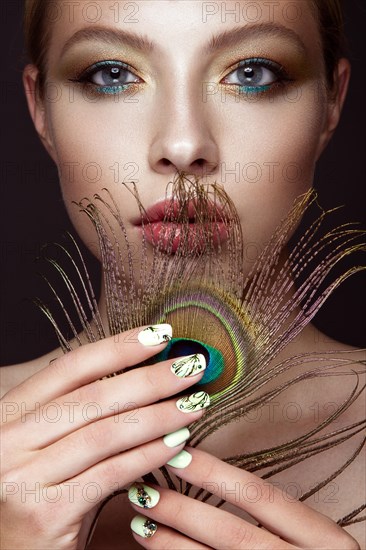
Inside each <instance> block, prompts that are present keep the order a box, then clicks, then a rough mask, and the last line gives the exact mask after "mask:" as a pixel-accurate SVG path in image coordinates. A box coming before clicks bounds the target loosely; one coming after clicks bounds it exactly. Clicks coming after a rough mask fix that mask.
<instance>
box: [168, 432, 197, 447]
mask: <svg viewBox="0 0 366 550" xmlns="http://www.w3.org/2000/svg"><path fill="white" fill-rule="evenodd" d="M190 435H191V434H190V432H189V429H188V428H181V429H180V430H177V431H176V432H172V433H170V434H167V435H165V436H164V437H163V441H164V443H165V445H166V446H167V447H177V445H180V444H181V443H184V442H185V441H187V439H188V438H189V436H190Z"/></svg>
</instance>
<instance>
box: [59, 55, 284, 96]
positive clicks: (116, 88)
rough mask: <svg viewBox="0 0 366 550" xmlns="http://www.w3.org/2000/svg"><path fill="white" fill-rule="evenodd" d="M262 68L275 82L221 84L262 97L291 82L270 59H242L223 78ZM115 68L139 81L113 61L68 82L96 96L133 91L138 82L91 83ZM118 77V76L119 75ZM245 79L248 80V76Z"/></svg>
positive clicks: (90, 68) (128, 69) (131, 68)
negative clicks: (248, 84) (80, 86)
mask: <svg viewBox="0 0 366 550" xmlns="http://www.w3.org/2000/svg"><path fill="white" fill-rule="evenodd" d="M258 67H259V68H264V69H265V70H266V71H269V72H272V73H273V74H274V75H275V78H276V80H275V81H274V82H271V83H269V84H265V85H260V86H245V85H241V86H240V85H238V84H233V83H227V82H226V83H225V82H224V83H223V84H224V86H226V87H231V88H232V87H236V88H237V91H236V93H238V94H239V95H247V96H248V95H251V96H253V95H262V94H266V93H268V92H270V91H274V90H275V89H276V88H278V87H279V86H283V85H284V84H285V83H286V82H291V79H290V78H289V76H288V74H287V72H286V70H285V69H284V67H283V66H281V65H279V64H278V63H276V62H275V61H271V60H270V59H265V58H261V57H253V58H249V59H244V60H242V61H240V62H239V63H238V64H237V66H236V67H235V68H234V69H232V70H231V71H230V73H228V74H227V75H226V77H225V78H224V80H225V79H227V78H229V77H231V76H232V75H234V74H235V72H237V71H238V70H243V69H246V68H247V69H250V68H252V69H253V68H258ZM115 68H117V69H118V70H119V71H120V73H123V72H125V73H130V75H132V76H133V77H134V78H135V79H139V77H137V76H136V75H135V73H134V71H135V69H134V68H133V67H131V66H130V65H128V64H127V63H123V62H122V61H114V60H106V61H98V62H97V63H94V64H93V65H91V66H90V67H88V68H87V69H86V70H84V71H83V72H82V73H81V74H79V75H78V76H77V77H76V78H70V79H69V80H70V81H71V82H74V83H79V84H81V85H82V86H83V87H84V88H88V89H89V90H90V91H92V93H95V94H96V95H99V96H100V95H119V94H122V93H128V91H133V90H134V89H136V84H139V82H136V80H135V81H133V82H127V83H126V84H120V85H104V86H103V85H99V84H97V83H95V82H91V81H90V80H91V78H92V77H93V76H94V75H96V74H97V73H98V72H101V71H103V70H106V69H110V70H112V69H115ZM119 76H120V75H119ZM247 78H250V77H249V76H248V77H247Z"/></svg>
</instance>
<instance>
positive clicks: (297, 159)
mask: <svg viewBox="0 0 366 550" xmlns="http://www.w3.org/2000/svg"><path fill="white" fill-rule="evenodd" d="M53 5H54V6H53V8H54V9H52V10H51V13H50V20H51V24H52V38H51V42H50V46H49V50H48V67H49V70H48V74H47V83H48V84H47V86H46V99H45V102H44V112H43V111H42V109H40V108H38V113H39V116H38V118H35V121H36V125H37V129H38V130H39V132H40V134H41V135H42V137H43V140H44V143H45V144H46V146H47V148H48V150H49V151H50V153H51V155H52V157H53V158H54V160H55V162H56V163H57V166H58V169H59V173H60V181H61V186H62V192H63V196H64V199H65V203H66V206H67V208H68V211H69V214H70V217H71V219H72V220H73V223H74V225H75V227H76V228H77V230H78V232H79V234H80V235H81V237H82V238H83V240H84V241H85V242H86V243H87V244H89V246H90V247H91V248H93V244H92V243H93V241H95V233H94V229H93V228H92V225H91V224H90V222H89V221H88V220H87V217H86V216H85V215H81V214H80V213H79V210H78V208H76V207H75V206H73V205H72V204H71V201H79V200H80V199H82V198H83V197H85V196H88V197H92V195H93V194H94V193H96V192H100V191H101V189H102V188H103V187H107V188H108V189H109V190H110V191H111V193H112V195H113V196H114V198H115V199H116V201H117V202H118V204H119V207H120V210H121V213H122V214H123V216H124V219H125V221H126V224H127V229H128V232H129V236H130V240H131V241H132V242H136V239H138V238H140V237H139V234H138V233H137V228H136V227H135V226H134V225H133V223H132V222H133V220H134V219H135V218H136V215H137V214H138V212H139V211H138V207H137V205H136V202H135V200H134V198H133V197H132V195H131V194H129V193H128V192H126V190H125V188H124V186H123V185H122V182H127V183H128V182H131V181H134V182H136V183H137V187H138V190H139V194H140V198H141V200H142V203H143V204H144V206H145V207H150V206H152V205H154V204H155V203H157V202H158V201H161V200H162V199H164V197H165V190H166V186H167V184H168V182H169V181H171V180H172V179H173V177H174V174H175V173H176V171H177V170H180V171H184V172H185V173H187V174H188V175H189V174H192V175H198V176H201V177H202V178H203V181H204V182H206V183H213V182H217V183H220V184H222V185H224V187H225V189H226V191H227V192H228V194H229V195H230V196H231V198H232V199H233V201H234V203H235V205H236V207H237V210H238V213H239V217H240V220H241V224H242V229H243V236H244V245H245V247H246V252H247V258H248V260H249V261H251V260H253V259H254V258H253V256H256V255H257V253H258V252H260V251H261V249H262V248H263V245H264V244H265V243H266V242H267V241H268V239H269V238H270V236H271V235H272V233H273V231H274V229H275V228H276V226H277V224H278V223H279V221H280V220H281V218H283V217H284V216H285V215H286V213H287V212H288V210H289V209H290V207H291V205H292V203H293V200H294V199H295V197H297V196H298V195H299V194H301V193H303V192H305V191H306V190H307V189H308V188H309V187H310V186H311V184H312V181H313V175H314V168H315V163H316V160H317V158H318V157H319V155H320V153H321V151H322V149H323V148H324V146H325V144H326V142H327V141H328V139H329V137H330V135H331V132H332V130H333V129H334V126H335V125H336V123H337V120H338V113H339V108H338V107H339V102H338V103H337V101H336V102H335V103H334V104H333V103H330V102H328V101H327V95H326V90H325V72H324V66H323V55H322V47H321V41H320V34H319V31H318V25H317V21H316V14H315V12H314V10H313V9H312V3H311V2H310V1H309V2H293V1H291V2H290V1H287V0H279V1H277V2H266V1H262V0H260V1H256V2H253V1H241V2H231V1H226V2H216V1H214V2H211V1H210V2H204V1H195V0H146V1H145V0H138V1H137V2H131V1H129V2H124V1H120V2H116V1H115V0H111V1H109V0H103V1H99V2H98V1H97V2H89V1H84V0H79V2H75V3H73V2H58V3H53ZM29 101H30V102H32V101H33V100H32V98H31V97H30V98H29ZM94 251H95V250H94Z"/></svg>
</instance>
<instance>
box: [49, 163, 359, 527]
mask: <svg viewBox="0 0 366 550" xmlns="http://www.w3.org/2000/svg"><path fill="white" fill-rule="evenodd" d="M125 192H129V193H132V194H133V196H134V197H135V199H136V201H137V204H138V206H139V210H140V214H141V227H142V246H141V250H140V251H139V252H138V254H136V249H135V247H134V246H132V243H131V242H130V240H129V238H128V231H127V229H126V226H125V224H124V221H123V219H122V216H121V214H120V211H119V208H118V205H117V203H116V201H115V200H114V199H113V197H112V195H111V193H110V192H109V191H108V190H106V189H104V190H103V193H101V194H97V195H94V197H93V199H92V200H91V199H89V198H85V199H83V200H81V201H80V202H79V203H77V206H78V207H79V209H80V211H81V212H82V213H84V214H85V215H87V216H88V217H89V219H90V222H91V223H92V224H93V226H94V228H95V231H96V234H97V236H98V243H99V248H100V256H101V263H102V273H103V281H104V292H105V297H106V303H107V317H108V326H107V327H106V326H104V325H103V322H102V318H101V314H100V312H99V310H98V305H97V300H96V297H95V293H94V291H93V288H92V285H91V282H90V278H89V276H88V272H87V269H86V266H85V263H84V260H83V258H82V255H81V252H80V250H79V248H78V246H77V244H76V242H75V240H74V239H73V238H72V236H71V235H69V238H70V240H71V243H72V246H73V247H74V250H75V252H76V254H75V253H74V254H73V255H74V256H75V255H76V257H77V259H74V257H73V255H72V254H70V252H69V251H68V250H67V248H66V247H65V246H63V245H58V246H59V247H60V248H61V250H62V251H63V253H64V254H65V255H66V256H67V257H68V258H69V259H70V260H71V262H72V266H73V269H74V275H75V277H74V279H75V280H76V281H77V283H78V285H79V286H78V290H77V287H76V284H74V283H73V282H72V280H73V278H72V277H69V276H68V275H67V274H66V272H65V270H64V269H63V268H62V266H61V264H60V262H56V261H55V260H53V259H52V258H48V261H49V262H51V263H52V265H53V266H54V267H55V268H56V269H57V271H58V273H59V274H60V276H61V278H62V280H63V282H64V284H65V285H66V287H67V289H68V291H69V292H70V295H71V298H72V301H73V304H74V308H75V310H76V313H77V318H78V319H79V320H80V322H81V325H82V328H83V333H84V335H85V337H86V339H87V341H88V342H94V341H97V340H99V339H101V338H105V337H106V336H109V335H113V334H117V333H119V332H121V331H125V330H128V329H132V328H134V327H138V326H140V325H146V324H156V323H162V322H168V323H170V324H171V325H172V326H173V334H174V339H173V340H172V341H171V342H170V343H169V344H168V346H167V348H166V349H165V350H164V352H163V353H162V354H161V355H160V357H159V356H158V357H154V358H153V362H156V361H157V360H159V359H160V360H163V359H165V358H167V357H175V356H179V355H185V354H188V353H198V352H199V353H203V354H204V355H205V357H206V362H207V363H208V367H207V369H206V371H205V375H204V378H203V379H202V381H201V383H200V384H199V385H197V391H201V390H202V389H204V390H205V391H207V392H208V393H209V394H210V396H211V406H210V407H209V408H208V409H207V412H206V414H205V415H204V417H203V418H201V419H200V420H199V421H197V422H195V423H194V424H193V425H192V426H191V427H190V431H191V440H190V444H191V445H192V446H197V445H200V444H201V443H202V442H203V441H204V440H205V439H206V438H207V437H209V436H210V435H212V433H214V432H215V431H216V430H218V429H219V428H222V426H224V425H227V424H229V423H232V422H234V421H237V420H238V419H239V418H241V417H243V416H245V415H250V414H252V413H253V412H254V411H257V410H258V409H259V408H260V407H263V406H264V405H265V404H268V403H270V402H272V401H273V400H274V399H275V398H276V397H278V396H279V395H281V394H283V393H284V392H285V391H286V390H287V389H288V388H289V387H291V386H294V385H297V384H304V383H305V382H306V381H307V380H311V379H313V378H316V377H319V378H321V377H325V376H329V377H331V376H341V375H342V376H347V377H349V376H354V380H355V382H354V387H353V390H352V391H351V392H350V394H349V395H348V396H346V397H345V400H344V402H343V403H341V404H340V405H339V406H337V407H336V409H335V410H333V411H332V413H331V414H329V415H328V417H327V418H325V419H323V420H321V421H319V423H318V425H316V426H315V427H312V428H311V429H309V430H308V431H307V432H306V433H303V434H301V435H300V436H297V437H295V438H292V439H289V438H287V437H286V434H282V435H283V440H282V441H281V442H280V443H279V444H276V445H272V446H269V447H268V448H265V449H258V450H256V451H255V452H250V453H242V454H239V455H236V456H231V457H226V458H224V460H226V461H227V462H228V463H230V464H233V465H235V466H238V467H242V468H245V469H247V470H249V471H253V472H254V471H255V472H258V473H259V474H260V475H261V476H262V477H264V478H269V479H271V478H272V477H273V476H275V475H276V474H278V473H279V472H281V471H283V470H285V469H288V468H290V467H292V466H294V465H296V464H298V463H299V462H301V461H303V460H306V459H309V458H311V457H313V456H316V455H317V454H319V453H322V452H324V451H326V450H329V449H330V448H333V447H335V446H337V445H339V444H341V443H342V442H344V441H346V440H347V439H350V438H352V437H354V436H356V435H357V434H359V433H360V432H361V431H362V430H364V427H365V423H366V421H365V420H359V421H355V422H354V423H353V424H347V425H343V424H342V426H340V425H339V426H340V427H339V429H337V430H335V429H334V427H333V426H334V422H335V421H337V419H339V418H341V417H342V415H343V414H344V413H346V411H347V410H348V409H349V408H350V407H351V405H352V404H353V403H354V402H355V401H356V400H357V399H358V398H359V397H360V395H361V393H362V391H363V390H364V388H365V386H363V385H362V384H361V382H360V379H361V374H363V373H364V369H363V365H364V362H360V361H358V362H355V359H354V358H353V357H352V352H350V351H344V352H342V353H340V352H339V351H338V352H337V354H334V353H333V352H332V351H331V350H330V351H329V352H327V353H316V352H314V353H302V354H298V355H291V353H285V354H282V355H280V354H281V352H283V350H285V349H286V348H287V349H288V348H289V345H290V344H291V342H292V341H293V340H294V339H295V338H296V337H297V336H298V335H299V334H300V332H301V331H302V330H303V328H304V327H305V326H306V325H307V323H309V322H310V321H311V319H312V318H313V317H314V315H315V314H316V312H317V311H318V310H319V308H320V307H321V305H322V304H323V303H324V302H325V300H326V299H327V298H328V296H329V295H330V294H331V293H332V292H333V290H334V289H335V288H337V287H338V286H339V285H340V284H341V283H342V282H343V281H344V280H345V279H347V278H348V277H349V276H351V275H352V274H354V273H356V272H358V271H360V270H362V269H364V268H363V267H362V266H356V267H353V268H351V269H349V270H347V271H346V272H345V273H343V274H342V275H341V276H338V277H336V278H335V280H332V281H331V282H328V281H329V274H330V273H331V271H332V269H333V268H334V266H335V265H336V264H337V263H338V262H340V261H341V260H342V258H344V257H346V256H348V255H349V254H352V253H355V252H357V251H360V250H362V251H364V250H365V245H364V243H362V242H360V237H361V238H362V237H363V236H364V233H363V232H362V231H360V230H358V229H357V227H356V226H355V224H345V225H342V226H341V227H337V228H335V229H332V230H330V231H328V232H327V233H325V234H322V233H321V228H322V225H323V222H324V220H325V218H327V217H329V216H330V215H331V212H324V211H322V210H321V209H320V207H319V209H320V213H319V215H318V217H317V218H316V219H315V221H313V222H312V224H311V225H310V226H309V227H308V228H307V230H306V231H305V233H304V234H303V236H302V237H301V238H300V239H298V241H297V243H296V245H295V246H294V248H293V250H292V251H291V253H290V254H289V255H288V256H287V259H286V261H285V262H281V261H280V259H281V253H282V251H283V249H284V247H285V245H286V243H287V241H288V239H289V237H290V236H291V235H292V233H293V231H294V229H295V228H296V227H297V225H298V223H299V221H300V219H301V218H302V216H303V214H304V213H305V211H306V210H307V209H309V208H310V207H311V206H314V205H317V201H316V194H315V192H313V191H310V192H308V193H307V194H305V195H303V196H300V197H299V198H298V199H297V200H296V201H295V203H294V205H293V207H292V209H291V211H290V212H289V214H288V216H287V217H286V218H285V219H284V220H283V221H282V222H281V224H280V225H279V227H278V228H277V230H276V231H275V233H274V235H273V236H272V238H271V239H270V241H269V242H268V244H267V245H266V247H265V248H264V250H263V251H262V252H261V254H260V256H259V258H258V260H257V261H256V262H255V263H254V264H253V266H252V268H251V269H250V271H249V273H248V272H245V270H244V267H243V266H244V257H243V249H244V248H243V247H244V245H243V236H242V231H241V225H240V222H239V218H238V214H237V212H236V209H235V205H234V204H233V202H232V200H231V199H230V197H229V196H228V195H227V193H226V192H225V190H224V188H223V187H221V186H220V185H218V184H206V183H203V182H202V181H200V180H199V179H198V178H194V179H189V178H188V177H187V176H185V175H184V174H178V175H177V177H175V178H174V180H173V181H172V182H170V183H169V185H168V187H167V189H166V199H167V202H166V204H167V207H166V211H165V216H164V222H163V229H162V231H160V233H159V234H158V235H155V238H154V232H153V229H152V226H151V223H150V221H149V218H148V216H147V213H146V211H145V209H144V207H143V205H142V203H141V200H140V198H139V194H138V190H137V187H136V186H135V185H132V186H131V187H128V186H127V185H126V186H125ZM218 207H219V208H218ZM192 221H194V222H195V231H194V234H192V231H191V227H192V226H191V225H190V224H191V222H192ZM164 224H169V227H170V229H171V227H172V226H173V227H174V228H175V231H171V230H170V231H169V238H168V242H167V238H166V235H165V233H164V226H165V225H164ZM223 225H224V228H225V232H226V238H225V239H224V240H222V239H221V238H220V235H222V226H223ZM177 235H179V239H178V242H177V238H176V236H177ZM147 236H150V239H147ZM164 239H165V241H164V246H163V240H164ZM151 240H152V241H153V244H152V245H151V244H149V242H151ZM318 258H321V259H320V260H319V259H318ZM304 273H306V274H307V275H306V278H305V280H304V276H303V275H304ZM47 282H48V284H49V286H50V288H51V290H52V292H53V294H54V296H55V297H56V299H57V301H58V303H59V305H60V307H61V311H62V312H63V314H64V315H65V316H66V321H67V324H68V325H69V327H70V330H71V333H72V338H68V337H67V336H65V335H64V334H63V332H62V331H61V329H60V328H59V324H58V323H57V322H56V320H55V317H54V315H53V313H52V312H51V311H50V309H49V307H48V306H46V305H45V304H44V303H43V302H40V301H38V304H39V305H40V307H41V308H42V310H43V311H44V313H45V314H46V315H47V316H48V318H49V319H50V321H51V322H52V323H53V325H54V327H55V330H56V332H57V335H58V338H59V341H60V344H61V346H62V349H63V351H64V352H65V353H66V352H68V351H71V350H72V349H73V348H74V347H75V346H77V345H82V341H81V338H80V335H79V333H78V330H77V328H76V327H75V325H74V322H73V321H72V316H71V314H70V313H69V312H68V311H67V309H66V308H65V306H64V305H63V303H62V300H61V298H60V297H59V295H58V293H57V291H56V290H55V288H54V286H53V285H52V284H51V283H50V282H49V281H48V280H47ZM80 289H81V290H80ZM80 293H82V294H83V295H84V298H85V301H86V304H87V306H86V307H85V306H84V305H83V303H82V300H81V297H80ZM284 357H285V358H284ZM276 358H278V359H277V361H276ZM315 361H316V363H317V365H318V366H316V367H314V363H315ZM319 365H321V366H320V367H319ZM350 365H353V367H352V369H351V368H350ZM341 367H345V369H344V370H343V371H342V372H340V368H341ZM347 367H348V368H347ZM299 368H300V370H299ZM292 371H295V374H292ZM118 374H121V373H115V375H118ZM364 442H365V440H363V441H362V442H361V444H360V445H358V446H356V447H355V449H354V452H353V453H352V455H351V456H349V457H348V459H347V460H346V461H345V463H344V464H342V465H340V466H339V467H338V468H337V470H335V471H334V472H333V473H332V475H330V476H328V477H327V478H326V479H322V480H320V481H318V482H317V483H316V484H315V485H314V486H313V487H312V488H311V489H309V490H307V491H304V492H303V494H301V495H300V500H306V499H308V498H309V497H310V496H312V495H313V494H314V493H315V492H316V491H318V490H320V489H321V488H322V487H324V486H326V485H327V484H329V483H330V482H332V481H333V480H334V479H335V478H336V477H337V476H339V475H340V474H341V473H342V472H343V471H344V469H345V468H346V467H347V466H348V465H349V464H350V463H351V462H352V461H353V460H354V459H355V458H356V457H357V455H358V454H359V453H360V451H361V449H362V446H363V445H364ZM161 471H162V474H163V475H164V477H165V479H166V481H167V483H168V485H169V487H171V488H178V490H181V491H183V492H185V493H186V494H190V495H192V496H194V497H195V498H201V499H203V500H208V499H210V498H211V495H210V493H208V492H207V491H203V490H199V491H198V492H196V493H195V494H193V488H192V487H191V486H189V485H183V484H182V482H180V483H178V482H177V480H175V479H172V477H171V476H170V475H169V474H168V472H167V470H165V469H164V468H162V470H161ZM148 478H149V479H151V478H153V479H156V476H155V475H154V476H153V474H151V475H150V476H148ZM221 504H222V502H221V503H216V505H221ZM363 508H364V505H361V506H360V508H359V509H357V510H354V511H352V512H350V513H349V514H347V515H346V516H344V517H343V518H340V519H339V524H340V525H342V526H345V525H349V524H350V523H352V522H356V521H361V520H362V519H365V518H364V517H360V515H359V514H360V512H361V510H362V509H363Z"/></svg>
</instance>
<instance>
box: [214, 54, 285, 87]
mask: <svg viewBox="0 0 366 550" xmlns="http://www.w3.org/2000/svg"><path fill="white" fill-rule="evenodd" d="M289 80H290V79H289V78H288V75H287V74H286V72H285V70H284V69H283V67H282V66H281V65H279V64H278V63H275V62H274V61H270V60H269V59H262V58H258V57H256V58H252V59H245V60H243V61H240V63H239V65H238V66H237V68H236V69H235V70H234V71H232V72H231V73H230V74H229V75H228V76H226V77H225V79H224V83H225V84H234V85H236V86H238V91H239V93H245V94H250V93H261V92H265V91H267V90H270V89H271V88H272V87H273V85H275V84H277V83H282V82H284V81H289Z"/></svg>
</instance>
